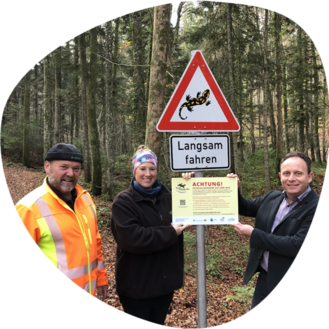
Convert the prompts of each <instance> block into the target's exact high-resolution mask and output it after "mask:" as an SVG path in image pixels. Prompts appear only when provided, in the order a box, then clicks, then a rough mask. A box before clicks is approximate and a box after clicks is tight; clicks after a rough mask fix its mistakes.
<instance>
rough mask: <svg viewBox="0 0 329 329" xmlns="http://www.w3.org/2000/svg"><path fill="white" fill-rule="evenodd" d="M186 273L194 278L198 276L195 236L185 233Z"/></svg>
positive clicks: (188, 232)
mask: <svg viewBox="0 0 329 329" xmlns="http://www.w3.org/2000/svg"><path fill="white" fill-rule="evenodd" d="M184 257H185V262H184V272H185V274H189V275H192V276H195V275H196V242H195V235H194V234H193V233H192V232H190V231H187V232H184Z"/></svg>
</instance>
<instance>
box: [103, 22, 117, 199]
mask: <svg viewBox="0 0 329 329" xmlns="http://www.w3.org/2000/svg"><path fill="white" fill-rule="evenodd" d="M112 40H113V35H112V22H111V21H109V22H107V23H106V24H105V57H106V58H107V60H108V61H106V64H105V118H106V120H105V122H106V126H105V127H106V130H105V131H106V132H105V140H106V156H107V161H108V168H107V184H106V186H107V193H108V195H109V196H112V194H113V176H114V167H115V152H114V135H115V131H114V113H113V107H112V106H111V101H112V96H113V95H112V92H113V91H112V89H113V80H112V64H111V63H110V62H109V60H111V61H112Z"/></svg>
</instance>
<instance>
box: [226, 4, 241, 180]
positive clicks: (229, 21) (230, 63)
mask: <svg viewBox="0 0 329 329" xmlns="http://www.w3.org/2000/svg"><path fill="white" fill-rule="evenodd" d="M231 6H232V5H231V4H229V3H228V4H227V7H226V21H227V47H228V49H227V50H228V67H229V81H230V106H231V109H232V111H233V112H235V96H234V76H233V59H232V16H231ZM237 134H238V133H235V132H233V133H232V137H233V158H234V172H235V174H236V175H239V158H238V145H237Z"/></svg>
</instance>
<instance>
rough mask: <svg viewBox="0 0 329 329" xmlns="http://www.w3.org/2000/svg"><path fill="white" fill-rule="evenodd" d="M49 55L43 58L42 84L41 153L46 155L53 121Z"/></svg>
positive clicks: (51, 143)
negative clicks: (42, 123) (42, 122)
mask: <svg viewBox="0 0 329 329" xmlns="http://www.w3.org/2000/svg"><path fill="white" fill-rule="evenodd" d="M49 61H50V58H49V55H48V56H47V57H45V58H44V60H43V62H44V63H43V68H44V73H43V75H44V86H43V114H44V115H43V121H44V125H43V127H44V128H43V155H44V157H45V156H46V153H47V152H48V151H49V150H50V148H51V147H52V146H53V139H52V136H53V131H52V127H53V121H52V113H51V89H50V80H51V78H50V67H49V66H50V65H49Z"/></svg>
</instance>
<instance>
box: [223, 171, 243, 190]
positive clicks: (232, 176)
mask: <svg viewBox="0 0 329 329" xmlns="http://www.w3.org/2000/svg"><path fill="white" fill-rule="evenodd" d="M226 177H228V178H235V177H236V178H237V179H238V187H240V179H239V177H238V175H236V174H233V173H232V174H227V175H226Z"/></svg>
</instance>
